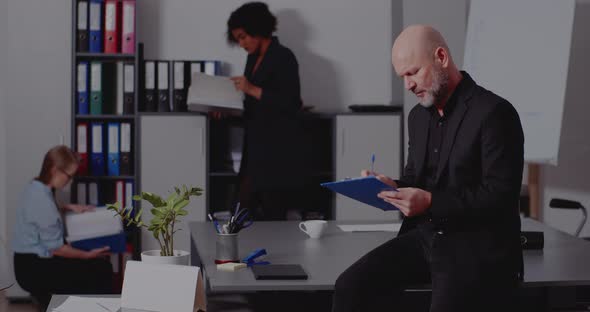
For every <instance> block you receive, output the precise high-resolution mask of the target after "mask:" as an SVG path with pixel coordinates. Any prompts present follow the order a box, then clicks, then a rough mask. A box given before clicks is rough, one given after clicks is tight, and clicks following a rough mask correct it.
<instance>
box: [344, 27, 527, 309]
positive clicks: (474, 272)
mask: <svg viewBox="0 0 590 312" xmlns="http://www.w3.org/2000/svg"><path fill="white" fill-rule="evenodd" d="M392 63H393V66H394V69H395V71H396V73H397V75H398V76H400V77H401V78H402V79H403V80H404V87H405V88H406V89H407V90H408V91H410V92H412V93H414V94H415V95H416V96H417V97H418V100H419V101H420V104H419V105H416V106H415V107H414V108H413V109H412V111H411V112H410V114H409V116H408V130H409V155H408V160H407V164H406V167H405V170H404V174H403V176H402V177H400V179H399V180H393V179H391V178H388V177H385V176H382V175H379V174H377V173H374V172H368V171H363V172H362V175H365V176H366V175H369V174H374V175H376V176H377V178H378V179H380V180H381V181H383V182H385V183H387V184H389V185H391V186H392V187H395V188H397V190H396V191H384V192H381V193H380V194H379V195H378V196H379V198H381V199H383V200H384V201H386V202H388V203H390V204H392V205H394V206H396V207H397V208H399V210H400V211H401V212H402V213H403V214H404V216H405V218H404V222H403V225H402V228H401V230H400V232H399V235H398V236H397V237H396V238H394V239H392V240H390V241H389V242H387V243H385V244H383V245H381V246H379V247H377V248H376V249H374V250H373V251H371V252H369V253H368V254H366V255H364V256H363V257H362V258H361V259H359V260H358V261H357V262H355V263H354V264H353V265H352V266H351V267H349V268H348V269H347V270H346V271H344V272H343V273H342V274H341V275H340V277H339V278H338V280H337V282H336V286H335V293H334V305H333V311H336V312H341V311H381V310H384V309H386V308H387V307H393V306H396V307H400V304H401V302H400V301H399V300H398V299H399V298H400V296H401V294H402V292H403V290H404V289H405V288H407V287H408V286H411V285H419V284H426V283H432V302H431V307H430V311H437V312H439V311H453V312H456V311H509V310H511V309H513V308H514V307H513V306H512V305H514V302H512V301H511V299H513V298H514V294H515V291H516V289H517V286H518V283H519V279H521V278H522V272H523V270H522V250H521V247H520V241H519V235H520V217H519V211H518V198H519V192H520V186H521V180H522V170H523V163H524V160H523V155H524V138H523V132H522V127H521V124H520V119H519V117H518V114H517V112H516V110H515V109H514V107H513V106H512V105H511V104H510V103H509V102H508V101H506V100H505V99H503V98H501V97H499V96H497V95H495V94H494V93H492V92H490V91H488V90H486V89H484V88H482V87H480V86H479V85H477V84H476V83H475V81H473V79H472V78H471V77H470V76H469V74H467V73H466V72H463V71H459V70H458V69H457V67H456V65H455V64H454V63H453V59H452V57H451V55H450V52H449V49H448V47H447V44H446V43H445V40H444V38H443V37H442V35H441V34H440V33H439V32H438V31H436V30H435V29H433V28H432V27H429V26H424V25H414V26H410V27H408V28H406V29H405V30H404V31H403V32H402V33H401V34H400V35H399V36H398V38H397V39H396V40H395V43H394V45H393V49H392ZM401 310H402V311H403V309H401Z"/></svg>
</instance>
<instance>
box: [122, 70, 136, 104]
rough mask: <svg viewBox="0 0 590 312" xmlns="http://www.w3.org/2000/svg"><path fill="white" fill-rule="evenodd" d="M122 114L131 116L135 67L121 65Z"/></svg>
mask: <svg viewBox="0 0 590 312" xmlns="http://www.w3.org/2000/svg"><path fill="white" fill-rule="evenodd" d="M123 66H124V67H123V114H133V113H134V112H135V108H134V102H135V101H134V96H135V65H134V64H132V63H126V64H125V65H123Z"/></svg>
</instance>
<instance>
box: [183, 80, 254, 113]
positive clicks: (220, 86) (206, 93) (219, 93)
mask: <svg viewBox="0 0 590 312" xmlns="http://www.w3.org/2000/svg"><path fill="white" fill-rule="evenodd" d="M243 97H244V94H243V92H242V91H239V90H236V87H235V86H234V82H233V81H231V80H230V79H229V77H224V76H210V75H207V74H204V73H193V76H192V82H191V86H190V87H189V89H188V97H187V104H188V106H189V109H190V110H194V111H212V110H217V109H221V110H233V111H242V110H243V109H244V104H243V103H242V101H243Z"/></svg>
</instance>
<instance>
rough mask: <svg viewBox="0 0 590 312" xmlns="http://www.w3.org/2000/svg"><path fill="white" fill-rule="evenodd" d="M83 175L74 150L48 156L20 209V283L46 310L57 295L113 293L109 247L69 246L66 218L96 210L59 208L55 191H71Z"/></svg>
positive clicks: (59, 149) (15, 246)
mask: <svg viewBox="0 0 590 312" xmlns="http://www.w3.org/2000/svg"><path fill="white" fill-rule="evenodd" d="M77 169H78V157H77V155H76V154H75V153H74V152H73V151H72V150H71V149H69V148H68V147H67V146H63V145H60V146H56V147H53V148H52V149H50V150H49V151H48V152H47V154H45V158H44V159H43V165H42V167H41V172H40V173H39V176H38V177H36V178H35V179H33V180H32V181H31V182H30V183H29V184H28V185H27V186H26V187H25V190H24V192H23V194H22V196H21V199H20V203H19V207H18V208H17V213H16V220H15V228H14V233H13V234H14V235H13V238H12V250H13V251H14V271H15V275H16V280H17V282H18V284H19V285H20V286H21V287H22V288H23V289H25V290H26V291H28V292H30V293H31V295H33V297H35V298H36V299H37V300H38V301H39V304H40V305H41V306H42V309H45V308H46V307H47V305H48V304H49V301H50V300H51V295H52V294H59V293H62V294H83V293H86V294H100V293H111V292H112V290H111V288H112V267H111V264H110V262H109V260H108V258H105V256H107V255H108V253H109V252H108V247H104V248H99V249H95V250H91V251H84V250H80V249H76V248H73V247H72V246H70V245H68V244H66V243H65V242H64V225H63V220H62V212H63V211H64V210H70V211H74V212H77V213H83V212H85V211H87V210H90V209H92V208H93V207H91V206H86V205H76V204H66V205H64V206H63V207H59V208H58V204H57V203H56V201H55V191H56V190H58V189H62V188H64V187H65V186H66V185H68V183H69V182H70V181H71V180H72V177H73V176H74V174H75V173H76V171H77ZM43 311H45V310H43Z"/></svg>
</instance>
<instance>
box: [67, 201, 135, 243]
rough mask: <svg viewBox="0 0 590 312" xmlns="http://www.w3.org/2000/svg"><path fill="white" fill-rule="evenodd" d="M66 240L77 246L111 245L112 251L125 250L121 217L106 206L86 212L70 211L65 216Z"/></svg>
mask: <svg viewBox="0 0 590 312" xmlns="http://www.w3.org/2000/svg"><path fill="white" fill-rule="evenodd" d="M65 219H66V229H67V232H68V235H67V237H66V241H67V242H68V243H70V244H72V246H74V247H75V248H79V249H83V250H91V249H94V248H101V247H104V246H109V247H110V248H111V252H115V253H118V252H124V251H125V233H124V232H123V224H122V222H121V219H120V218H119V217H118V216H116V215H115V212H113V211H109V210H107V209H106V208H105V207H98V208H96V209H95V210H94V211H89V212H84V213H69V214H67V215H66V217H65Z"/></svg>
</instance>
